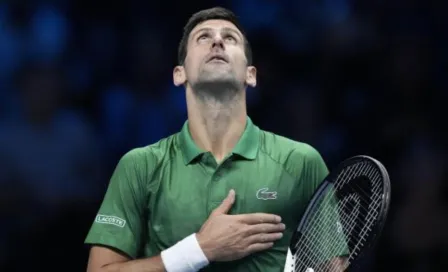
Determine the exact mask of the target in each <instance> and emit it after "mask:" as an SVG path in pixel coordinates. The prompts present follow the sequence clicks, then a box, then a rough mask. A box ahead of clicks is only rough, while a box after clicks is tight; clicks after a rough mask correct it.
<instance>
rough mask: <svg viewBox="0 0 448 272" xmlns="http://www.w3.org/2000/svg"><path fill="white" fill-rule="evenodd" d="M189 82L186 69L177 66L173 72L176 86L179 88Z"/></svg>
mask: <svg viewBox="0 0 448 272" xmlns="http://www.w3.org/2000/svg"><path fill="white" fill-rule="evenodd" d="M186 81H187V76H186V75H185V69H184V67H183V66H180V65H178V66H176V67H174V70H173V82H174V85H175V86H177V87H179V86H180V85H183V84H185V82H186Z"/></svg>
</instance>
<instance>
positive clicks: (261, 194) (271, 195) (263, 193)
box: [257, 188, 277, 200]
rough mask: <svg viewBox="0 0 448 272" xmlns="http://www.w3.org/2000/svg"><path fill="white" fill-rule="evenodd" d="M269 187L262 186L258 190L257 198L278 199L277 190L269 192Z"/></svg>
mask: <svg viewBox="0 0 448 272" xmlns="http://www.w3.org/2000/svg"><path fill="white" fill-rule="evenodd" d="M268 190H269V188H261V189H260V190H258V191H257V198H258V199H262V200H268V199H277V192H269V191H268Z"/></svg>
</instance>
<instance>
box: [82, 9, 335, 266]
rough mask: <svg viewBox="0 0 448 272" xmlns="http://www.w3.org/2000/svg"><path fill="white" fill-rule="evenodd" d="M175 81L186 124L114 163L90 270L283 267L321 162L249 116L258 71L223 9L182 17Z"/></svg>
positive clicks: (94, 231)
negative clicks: (182, 96) (185, 111)
mask: <svg viewBox="0 0 448 272" xmlns="http://www.w3.org/2000/svg"><path fill="white" fill-rule="evenodd" d="M173 79H174V83H175V85H177V86H180V85H183V86H185V89H186V99H187V106H188V121H187V122H186V123H185V125H184V127H183V129H182V130H181V131H180V132H179V133H177V134H175V135H172V136H170V137H167V138H165V139H162V140H160V141H159V142H157V143H155V144H152V145H150V146H147V147H143V148H136V149H134V150H131V151H130V152H128V153H127V154H125V155H124V156H123V158H122V159H121V160H120V162H119V163H118V165H117V168H116V170H115V172H114V174H113V176H112V178H111V181H110V185H109V188H108V190H107V192H106V195H105V198H104V201H103V203H102V205H101V207H100V210H99V213H98V215H97V217H96V219H95V222H94V224H93V226H92V228H91V230H90V232H89V234H88V236H87V238H86V243H89V244H92V245H93V247H92V249H91V252H90V257H89V264H88V271H91V272H97V271H133V272H140V271H141V272H143V271H145V272H148V271H154V272H157V271H168V272H172V271H179V272H188V271H198V270H200V269H202V270H201V271H245V272H250V271H283V266H284V263H285V257H286V253H287V250H288V245H289V240H290V238H291V234H292V231H293V229H294V228H295V226H296V224H297V221H298V219H299V217H300V214H301V213H302V212H303V210H304V208H305V205H306V203H307V201H308V200H309V199H310V198H311V195H312V193H313V192H314V190H315V188H316V187H317V186H318V183H319V182H320V181H322V179H323V178H324V177H325V176H326V174H327V173H328V171H327V168H326V166H325V163H324V161H323V160H322V158H321V156H320V155H319V153H318V152H317V151H316V150H315V149H314V148H312V147H311V146H309V145H307V144H304V143H299V142H295V141H292V140H289V139H286V138H283V137H281V136H277V135H274V134H272V133H269V132H265V131H263V130H260V129H259V128H258V127H257V126H255V125H254V124H253V123H252V121H251V119H250V118H249V117H248V116H247V113H246V97H245V89H246V87H247V86H255V85H256V69H255V67H253V66H252V56H251V49H250V46H249V43H248V41H247V38H246V36H245V35H244V32H243V31H242V29H241V27H240V26H239V24H238V22H237V20H236V18H235V16H234V15H233V13H232V12H230V11H228V10H226V9H223V8H212V9H208V10H203V11H200V12H198V13H196V14H194V15H193V16H192V17H191V18H190V20H189V21H188V23H187V25H186V26H185V29H184V35H183V37H182V40H181V42H180V45H179V65H178V66H177V67H175V68H174V72H173Z"/></svg>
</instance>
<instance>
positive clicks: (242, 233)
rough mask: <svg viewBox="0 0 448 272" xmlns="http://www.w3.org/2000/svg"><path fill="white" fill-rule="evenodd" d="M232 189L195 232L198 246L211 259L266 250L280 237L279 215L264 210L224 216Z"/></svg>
mask: <svg viewBox="0 0 448 272" xmlns="http://www.w3.org/2000/svg"><path fill="white" fill-rule="evenodd" d="M234 202H235V191H234V190H230V192H229V194H228V196H227V197H226V199H224V201H223V202H222V203H221V205H220V206H219V207H217V208H216V209H215V210H214V211H213V212H212V213H211V215H210V217H209V218H208V219H207V221H206V222H205V223H204V224H203V225H202V227H201V230H200V231H199V232H198V233H197V239H198V242H199V245H200V246H201V248H202V251H203V252H204V254H205V256H206V257H207V258H208V260H209V261H210V262H212V261H233V260H237V259H241V258H243V257H245V256H247V255H249V254H252V253H254V252H258V251H262V250H266V249H268V248H270V247H272V246H273V244H274V242H275V241H277V240H279V239H280V238H282V237H283V231H284V230H285V225H284V224H282V223H280V222H281V218H280V216H277V215H274V214H266V213H252V214H239V215H228V214H227V213H228V211H229V210H230V208H231V207H232V205H233V203H234Z"/></svg>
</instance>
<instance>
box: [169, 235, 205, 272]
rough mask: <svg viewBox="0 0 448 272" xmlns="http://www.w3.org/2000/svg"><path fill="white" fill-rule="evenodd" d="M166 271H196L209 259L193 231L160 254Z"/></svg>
mask: <svg viewBox="0 0 448 272" xmlns="http://www.w3.org/2000/svg"><path fill="white" fill-rule="evenodd" d="M160 256H161V257H162V261H163V264H164V266H165V270H166V271H167V272H197V271H199V269H201V268H203V267H205V266H207V265H208V264H209V261H208V259H207V257H206V256H205V255H204V252H203V251H202V249H201V246H200V245H199V243H198V240H197V239H196V234H195V233H193V234H191V235H190V236H187V237H186V238H184V239H183V240H181V241H179V242H178V243H176V244H175V245H174V246H172V247H170V248H167V249H165V250H163V251H162V253H161V254H160Z"/></svg>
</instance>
